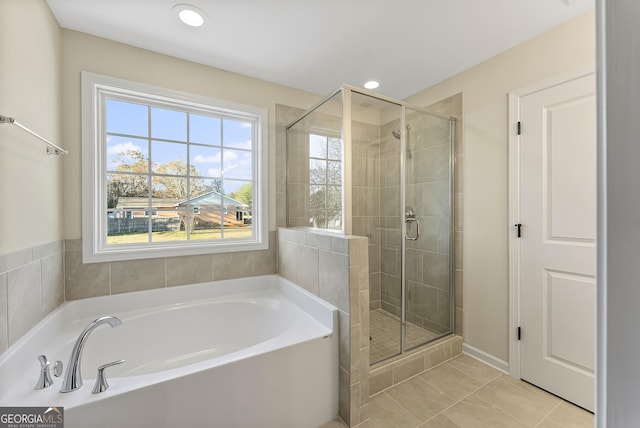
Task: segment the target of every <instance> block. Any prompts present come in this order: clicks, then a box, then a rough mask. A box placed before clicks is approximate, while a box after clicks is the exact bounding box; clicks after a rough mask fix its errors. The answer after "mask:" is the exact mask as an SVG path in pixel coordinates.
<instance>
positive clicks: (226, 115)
mask: <svg viewBox="0 0 640 428" xmlns="http://www.w3.org/2000/svg"><path fill="white" fill-rule="evenodd" d="M83 91H84V93H83V95H84V96H85V103H84V104H83V108H84V109H85V111H84V113H83V118H84V119H85V122H84V123H83V126H84V128H83V132H84V146H83V151H85V153H86V156H85V158H84V162H85V167H84V168H83V200H84V201H85V204H86V205H87V206H86V207H85V210H84V213H85V216H84V218H83V221H84V222H83V227H84V228H85V230H84V235H83V236H84V237H85V241H89V242H91V241H92V240H93V242H92V244H91V245H90V244H89V243H87V247H86V248H85V253H84V255H85V260H87V261H89V260H91V261H103V260H123V259H131V258H136V259H137V258H150V257H163V256H172V255H187V254H198V253H211V252H220V251H238V250H248V249H257V248H265V247H266V245H267V238H266V223H265V221H266V218H265V217H266V212H267V211H266V180H265V179H264V177H265V175H264V174H265V171H264V165H263V164H264V159H263V157H264V156H266V142H265V141H264V138H265V136H264V135H263V134H264V133H263V128H264V126H265V119H266V117H265V113H264V111H262V110H261V109H257V108H252V107H249V106H239V105H229V104H228V103H224V102H222V101H219V100H213V99H209V98H205V97H199V96H195V95H189V94H182V93H177V92H173V91H168V90H164V89H162V88H156V87H150V86H147V85H141V84H137V83H133V82H126V81H122V80H119V79H111V78H107V77H104V76H98V75H93V74H88V73H87V74H83ZM89 213H91V215H89ZM89 236H91V237H92V238H93V239H87V237H89Z"/></svg>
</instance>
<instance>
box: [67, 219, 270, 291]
mask: <svg viewBox="0 0 640 428" xmlns="http://www.w3.org/2000/svg"><path fill="white" fill-rule="evenodd" d="M276 251H277V250H276V233H275V231H271V232H269V249H267V250H254V251H239V252H234V253H218V254H206V255H196V256H181V257H164V258H157V259H144V260H127V261H116V262H104V263H90V264H83V263H82V242H81V240H79V239H77V240H68V241H66V248H65V260H64V265H65V269H64V271H65V294H66V299H67V300H75V299H83V298H86V297H95V296H105V295H108V294H120V293H128V292H132V291H141V290H149V289H153V288H163V287H171V286H174V285H185V284H195V283H198V282H207V281H220V280H224V279H234V278H242V277H246V276H255V275H266V274H271V273H276Z"/></svg>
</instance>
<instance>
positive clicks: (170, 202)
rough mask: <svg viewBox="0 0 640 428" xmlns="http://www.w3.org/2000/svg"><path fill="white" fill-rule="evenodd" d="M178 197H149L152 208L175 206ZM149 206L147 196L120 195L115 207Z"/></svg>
mask: <svg viewBox="0 0 640 428" xmlns="http://www.w3.org/2000/svg"><path fill="white" fill-rule="evenodd" d="M179 201H180V199H176V198H151V207H152V208H170V207H175V206H176V204H177V203H178V202H179ZM148 206H149V198H139V197H121V198H119V199H118V205H116V208H117V209H125V208H147V207H148Z"/></svg>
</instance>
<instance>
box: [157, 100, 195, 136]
mask: <svg viewBox="0 0 640 428" xmlns="http://www.w3.org/2000/svg"><path fill="white" fill-rule="evenodd" d="M151 136H152V137H154V138H161V139H164V140H177V141H187V113H185V112H181V111H175V110H167V109H164V108H158V107H152V108H151Z"/></svg>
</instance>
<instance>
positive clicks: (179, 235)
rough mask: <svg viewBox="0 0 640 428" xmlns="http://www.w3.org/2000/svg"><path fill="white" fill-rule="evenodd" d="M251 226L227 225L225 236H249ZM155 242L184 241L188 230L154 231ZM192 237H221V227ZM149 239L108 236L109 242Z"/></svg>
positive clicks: (144, 235)
mask: <svg viewBox="0 0 640 428" xmlns="http://www.w3.org/2000/svg"><path fill="white" fill-rule="evenodd" d="M251 231H252V228H251V226H243V227H226V228H225V229H224V237H225V239H228V238H248V237H250V236H251ZM152 239H153V242H169V241H184V240H186V239H187V232H185V231H184V230H181V231H177V232H154V233H153V238H152ZM191 239H192V240H194V241H201V240H205V239H220V229H203V230H194V231H193V232H191ZM148 241H149V235H148V234H147V233H123V234H120V235H111V236H108V237H107V243H108V244H138V243H143V242H148Z"/></svg>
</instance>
